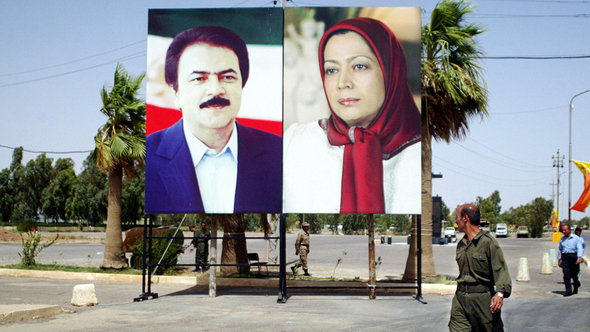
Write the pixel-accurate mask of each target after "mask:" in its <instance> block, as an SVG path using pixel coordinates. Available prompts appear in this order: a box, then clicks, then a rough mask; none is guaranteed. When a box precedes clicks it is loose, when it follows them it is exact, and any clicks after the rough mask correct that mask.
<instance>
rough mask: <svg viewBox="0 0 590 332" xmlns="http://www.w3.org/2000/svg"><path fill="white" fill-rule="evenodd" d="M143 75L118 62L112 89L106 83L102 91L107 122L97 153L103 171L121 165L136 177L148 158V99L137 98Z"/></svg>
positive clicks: (99, 131) (102, 130) (101, 131)
mask: <svg viewBox="0 0 590 332" xmlns="http://www.w3.org/2000/svg"><path fill="white" fill-rule="evenodd" d="M143 78H144V75H143V74H142V75H139V76H137V77H133V76H131V75H129V74H128V73H127V72H126V71H125V70H124V69H123V67H122V66H121V65H117V68H116V69H115V75H114V83H113V86H112V87H111V89H110V91H109V90H108V89H107V87H106V86H104V87H103V88H102V90H101V91H100V97H101V100H102V107H101V109H100V111H101V112H102V113H103V114H104V115H106V116H107V122H106V123H105V124H104V125H103V126H102V127H101V128H99V130H98V133H97V134H96V136H95V137H94V142H95V145H96V149H95V150H94V154H95V156H96V163H97V165H98V167H99V169H101V170H104V171H108V170H111V169H113V168H115V167H117V166H121V167H123V170H124V171H125V173H126V174H127V175H129V177H132V174H133V172H134V170H135V165H136V163H139V164H143V162H144V161H145V102H144V101H143V100H141V99H139V98H137V94H138V93H139V89H140V88H141V82H142V81H143Z"/></svg>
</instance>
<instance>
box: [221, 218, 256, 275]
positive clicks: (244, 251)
mask: <svg viewBox="0 0 590 332" xmlns="http://www.w3.org/2000/svg"><path fill="white" fill-rule="evenodd" d="M220 220H221V222H222V223H223V236H224V237H238V239H223V242H222V249H221V264H248V247H247V246H246V239H245V238H243V237H245V231H246V224H245V223H244V215H243V214H224V215H220ZM240 237H241V238H240ZM249 271H250V268H249V267H248V266H222V267H221V273H222V274H224V275H226V276H230V275H235V274H245V273H248V272H249Z"/></svg>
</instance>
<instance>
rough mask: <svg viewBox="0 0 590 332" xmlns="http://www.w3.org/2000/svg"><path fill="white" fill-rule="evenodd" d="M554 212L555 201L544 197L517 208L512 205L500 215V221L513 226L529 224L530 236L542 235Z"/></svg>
mask: <svg viewBox="0 0 590 332" xmlns="http://www.w3.org/2000/svg"><path fill="white" fill-rule="evenodd" d="M552 212H553V201H552V200H546V199H544V198H542V197H537V198H535V199H534V200H533V201H532V202H530V203H528V204H526V205H521V206H519V207H517V208H513V207H511V208H510V209H508V211H505V212H504V213H502V214H501V215H500V218H499V222H502V223H505V224H508V225H513V226H528V230H529V236H531V237H541V236H542V235H543V226H544V225H545V223H547V222H549V218H550V217H551V213H552Z"/></svg>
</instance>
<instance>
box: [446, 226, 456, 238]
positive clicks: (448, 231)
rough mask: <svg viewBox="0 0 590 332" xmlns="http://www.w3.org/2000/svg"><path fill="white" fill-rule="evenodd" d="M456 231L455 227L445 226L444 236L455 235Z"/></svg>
mask: <svg viewBox="0 0 590 332" xmlns="http://www.w3.org/2000/svg"><path fill="white" fill-rule="evenodd" d="M456 234H457V233H456V232H455V227H446V228H445V233H444V235H445V237H451V238H452V237H455V235H456Z"/></svg>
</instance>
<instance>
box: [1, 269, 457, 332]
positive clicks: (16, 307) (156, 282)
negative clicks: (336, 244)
mask: <svg viewBox="0 0 590 332" xmlns="http://www.w3.org/2000/svg"><path fill="white" fill-rule="evenodd" d="M2 277H4V278H17V279H18V278H37V279H44V280H59V281H77V283H95V282H103V283H114V284H119V285H120V284H128V285H129V286H131V285H136V287H137V288H136V292H137V296H138V295H139V294H140V293H141V282H142V276H141V275H123V274H108V273H86V272H62V271H35V270H17V269H0V278H2ZM365 284H366V283H363V282H344V281H329V280H326V281H323V280H301V279H300V280H292V279H289V280H287V285H288V286H310V285H313V286H364V285H365ZM380 284H382V283H378V285H380ZM73 285H74V284H72V286H71V287H72V288H73ZM160 285H175V286H184V287H185V288H189V287H198V288H201V289H204V290H208V285H209V278H208V275H199V276H197V275H194V276H154V277H153V278H152V291H153V292H156V293H158V288H159V286H160ZM389 285H390V284H389ZM217 287H218V289H219V288H229V289H241V290H242V291H245V289H250V290H251V291H252V292H253V293H256V292H257V291H259V290H260V289H266V291H275V290H276V291H277V294H278V279H277V278H271V279H257V278H217ZM455 288H456V287H455V285H443V284H422V293H423V294H429V295H431V294H437V295H451V294H453V293H454V291H455ZM71 291H72V290H71V289H70V297H71ZM291 292H293V291H290V292H289V293H291ZM323 292H326V291H323ZM328 292H331V293H335V292H338V291H336V290H332V291H328ZM348 293H354V294H358V295H357V296H358V297H359V298H366V297H367V296H368V290H367V289H362V290H355V291H354V292H352V291H348ZM394 293H397V294H400V293H402V294H409V293H415V290H411V289H410V290H407V289H406V290H397V289H394V290H387V292H386V291H385V290H379V291H378V294H381V295H385V294H394ZM365 294H367V295H365ZM129 300H131V299H129ZM71 310H72V308H71V306H70V307H68V306H67V305H66V306H64V305H63V303H62V304H61V305H56V304H55V303H48V304H0V324H5V323H14V322H18V321H27V320H32V319H41V318H49V317H52V316H55V315H58V314H60V313H63V312H68V311H71Z"/></svg>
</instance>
